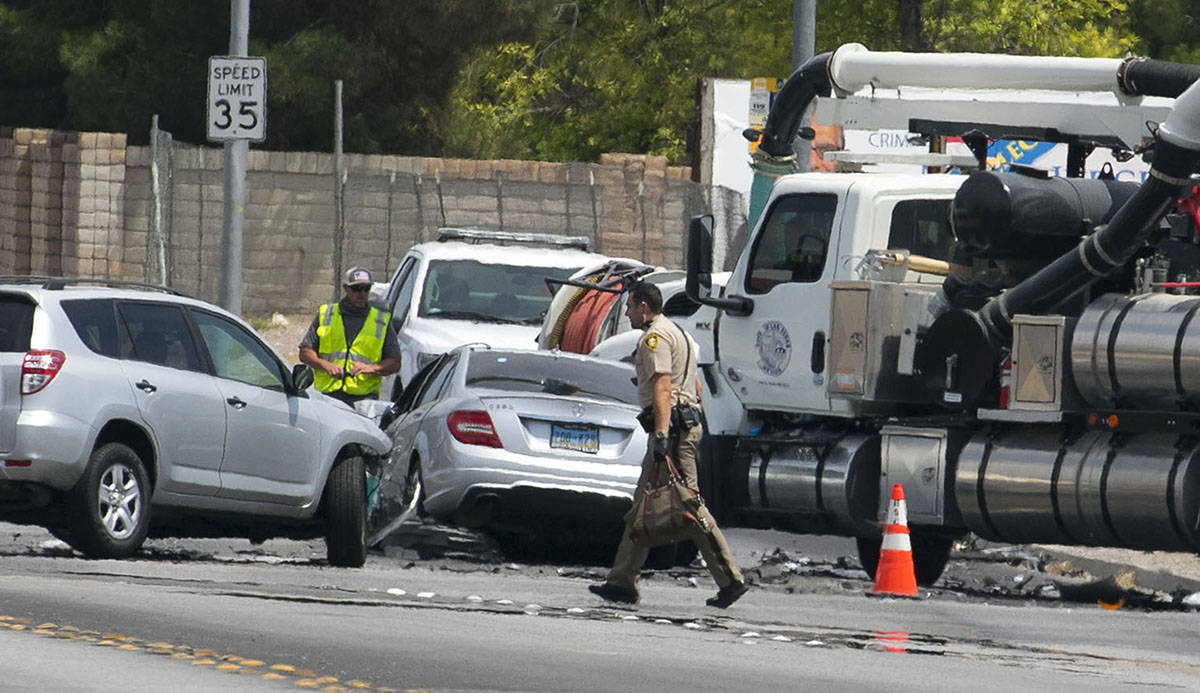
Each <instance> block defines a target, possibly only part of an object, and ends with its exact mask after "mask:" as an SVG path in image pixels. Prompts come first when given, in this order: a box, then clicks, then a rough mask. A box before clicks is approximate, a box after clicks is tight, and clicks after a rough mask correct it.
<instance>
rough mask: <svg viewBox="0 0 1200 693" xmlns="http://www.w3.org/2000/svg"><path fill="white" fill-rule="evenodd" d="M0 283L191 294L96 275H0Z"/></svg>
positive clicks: (50, 287)
mask: <svg viewBox="0 0 1200 693" xmlns="http://www.w3.org/2000/svg"><path fill="white" fill-rule="evenodd" d="M0 284H40V285H41V287H42V288H43V289H48V290H50V291H59V290H61V289H62V288H63V287H65V286H67V285H68V284H72V285H74V284H94V285H96V286H110V287H113V288H129V289H148V290H150V291H161V292H162V293H166V294H171V295H173V296H182V297H184V298H191V296H188V295H187V294H185V293H183V292H181V291H176V290H175V289H172V288H170V287H167V286H162V285H159V284H149V283H146V282H135V281H130V280H126V279H102V278H96V277H52V276H49V275H38V274H25V275H0Z"/></svg>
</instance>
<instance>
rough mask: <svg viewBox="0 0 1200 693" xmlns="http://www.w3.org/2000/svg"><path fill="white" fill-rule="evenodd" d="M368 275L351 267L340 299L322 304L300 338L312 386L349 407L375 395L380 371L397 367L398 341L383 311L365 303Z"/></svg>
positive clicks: (376, 395)
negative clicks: (311, 377) (310, 372)
mask: <svg viewBox="0 0 1200 693" xmlns="http://www.w3.org/2000/svg"><path fill="white" fill-rule="evenodd" d="M370 291H371V273H370V272H368V271H367V270H365V269H363V268H362V267H351V268H350V269H349V270H347V271H346V276H345V278H344V279H343V282H342V299H341V300H340V301H338V302H337V303H326V304H324V305H322V306H321V307H320V309H318V311H317V317H316V318H315V319H314V320H313V322H312V324H311V325H310V326H309V328H308V332H307V333H306V334H305V335H304V338H303V339H302V340H300V362H301V363H305V364H308V365H309V366H310V367H311V368H312V369H313V385H314V386H316V388H317V389H318V390H320V391H321V392H324V393H325V394H327V395H329V396H331V397H336V398H338V399H340V400H342V401H343V402H345V403H347V404H349V405H351V406H353V405H354V403H355V402H357V401H358V400H361V399H368V398H372V399H374V398H378V397H379V383H380V380H381V379H382V378H383V376H385V375H390V374H392V373H395V372H396V371H398V370H400V343H399V342H398V341H397V340H396V331H395V329H393V328H392V316H391V313H388V312H387V311H383V310H379V309H377V308H373V307H371V306H369V305H367V297H368V296H369V293H370Z"/></svg>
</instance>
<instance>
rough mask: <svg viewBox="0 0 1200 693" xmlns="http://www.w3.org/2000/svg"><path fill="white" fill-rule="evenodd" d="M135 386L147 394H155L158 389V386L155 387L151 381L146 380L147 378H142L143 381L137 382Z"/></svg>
mask: <svg viewBox="0 0 1200 693" xmlns="http://www.w3.org/2000/svg"><path fill="white" fill-rule="evenodd" d="M133 386H134V387H136V388H137V389H139V390H141V391H142V392H145V393H146V394H149V393H151V392H154V391H155V390H157V389H158V386H157V385H154V384H153V383H151V382H150V381H149V380H146V379H145V378H142V379H141V380H139V381H137V382H136V383H134V384H133Z"/></svg>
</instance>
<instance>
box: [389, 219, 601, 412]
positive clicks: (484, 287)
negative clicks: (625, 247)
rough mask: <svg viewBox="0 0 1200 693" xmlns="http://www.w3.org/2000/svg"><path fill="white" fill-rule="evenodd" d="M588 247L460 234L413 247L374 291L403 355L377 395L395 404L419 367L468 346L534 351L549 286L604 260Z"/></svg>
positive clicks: (548, 238)
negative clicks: (389, 315) (389, 317)
mask: <svg viewBox="0 0 1200 693" xmlns="http://www.w3.org/2000/svg"><path fill="white" fill-rule="evenodd" d="M586 248H587V239H586V238H582V237H569V236H553V235H548V234H529V233H510V232H502V231H490V230H484V229H459V228H443V229H439V230H438V240H436V241H432V242H429V243H420V244H418V245H415V246H413V247H412V248H411V249H410V250H409V251H408V253H407V254H406V255H405V256H404V258H403V259H401V261H400V264H399V266H398V267H397V268H396V270H395V271H394V272H393V273H392V276H391V280H390V281H388V282H387V283H376V284H375V286H374V287H372V289H371V304H372V305H374V306H375V307H377V308H380V309H383V310H387V311H390V312H391V313H392V324H393V325H395V327H396V332H397V336H398V337H399V342H400V349H401V352H402V353H401V365H400V372H399V374H398V376H393V377H389V378H386V379H385V380H384V382H383V385H382V387H381V389H380V393H381V394H382V395H383V396H384V397H386V398H389V399H390V398H392V397H393V396H394V395H395V394H396V393H397V392H398V391H399V389H398V386H399V385H401V384H403V383H407V382H408V381H409V380H410V379H412V377H413V375H414V374H416V372H417V371H418V370H420V369H421V367H422V366H424V365H425V364H427V363H429V362H430V361H432V360H433V359H435V358H437V357H438V356H440V355H441V354H443V353H445V352H446V351H449V350H450V349H453V348H454V347H457V346H461V345H463V344H470V343H486V344H487V345H489V346H492V347H497V348H505V349H536V348H537V337H538V332H539V331H540V330H541V326H542V316H543V314H544V313H545V312H546V309H547V308H548V307H549V306H550V299H551V297H552V294H551V291H552V290H551V288H550V286H549V285H547V283H546V279H547V278H551V279H565V278H567V277H569V276H571V274H573V273H574V272H576V271H577V270H579V269H580V268H582V267H584V266H586V265H594V264H596V263H597V262H599V261H602V260H603V259H604V258H603V256H601V255H597V254H596V253H591V252H587V251H586Z"/></svg>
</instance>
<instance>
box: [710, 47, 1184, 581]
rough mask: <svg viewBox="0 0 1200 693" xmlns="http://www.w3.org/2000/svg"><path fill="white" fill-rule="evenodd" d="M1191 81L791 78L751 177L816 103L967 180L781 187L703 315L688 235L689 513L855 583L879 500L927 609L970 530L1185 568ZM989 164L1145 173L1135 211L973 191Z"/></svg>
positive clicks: (1054, 197) (1035, 176) (1085, 193)
mask: <svg viewBox="0 0 1200 693" xmlns="http://www.w3.org/2000/svg"><path fill="white" fill-rule="evenodd" d="M1198 75H1200V67H1194V66H1186V65H1177V64H1172V63H1161V62H1158V61H1152V60H1127V61H1122V60H1115V59H1114V60H1108V59H1096V58H1061V57H1029V56H993V55H975V54H960V55H946V54H904V53H873V52H871V51H868V50H866V49H865V48H863V47H862V46H859V45H857V44H851V45H847V46H843V47H841V48H839V49H838V50H837V51H834V52H833V53H827V54H824V55H821V56H818V57H816V58H814V59H813V60H812V61H810V62H809V63H808V64H806V65H805V66H803V67H802V68H801V69H800V70H798V71H797V72H796V73H795V74H793V75H792V76H791V77H790V78H789V80H788V81H787V83H786V84H785V86H784V87H783V89H782V91H781V92H780V94H779V96H778V97H777V98H776V101H775V104H774V107H773V109H772V111H771V113H770V115H769V117H768V121H767V125H766V128H765V130H764V131H763V132H762V133H761V135H762V140H761V143H760V145H759V152H760V154H759V155H758V156H759V161H758V162H757V164H758V168H759V169H760V170H765V171H775V172H782V171H785V170H786V169H787V168H788V167H789V160H788V158H787V157H788V156H790V154H791V148H792V140H793V139H794V137H795V135H796V133H797V132H801V133H802V134H803V132H802V130H801V127H800V123H801V122H802V121H801V115H802V114H803V113H804V112H805V110H806V108H807V107H808V106H809V105H810V102H811V101H813V100H814V99H816V101H817V104H816V109H817V110H816V113H817V120H818V122H824V123H833V124H839V125H844V126H847V127H854V128H859V129H869V128H900V129H905V128H906V129H908V130H909V131H910V132H912V133H916V134H918V135H920V136H926V137H929V138H930V139H931V141H933V142H935V143H936V142H939V141H942V138H946V137H955V138H962V141H963V142H964V143H965V144H966V145H967V147H968V148H969V150H970V151H971V152H972V153H973V154H974V156H970V157H967V161H966V162H963V161H962V157H961V156H959V157H953V156H950V155H947V154H944V153H940V152H937V151H934V152H933V153H932V154H931V155H930V157H929V160H928V161H927V163H928V164H929V165H930V166H931V167H937V166H942V167H959V170H960V172H959V174H958V175H951V174H938V173H927V174H912V175H905V174H872V173H863V172H856V173H800V174H788V175H782V176H781V177H778V179H777V180H774V181H773V187H772V188H771V190H770V194H769V196H768V197H766V198H765V204H764V205H763V212H762V214H761V216H760V217H759V218H758V219H757V222H756V223H755V225H754V228H753V231H752V233H751V235H750V238H749V240H748V242H747V244H746V246H745V250H744V251H743V252H742V253H741V255H740V256H739V257H738V259H737V262H736V264H735V266H734V268H733V270H732V273H731V274H730V276H729V278H728V280H727V281H726V282H725V284H724V288H723V290H721V291H715V290H710V289H709V276H710V272H711V267H710V265H711V255H712V253H711V218H705V217H698V218H697V219H695V220H693V222H692V225H691V228H690V229H689V238H688V243H689V247H688V295H689V296H690V297H691V298H692V299H694V300H696V301H698V302H700V303H702V304H704V305H705V306H709V307H712V308H716V309H717V316H716V318H715V320H714V321H713V324H712V325H711V328H712V329H711V331H709V332H707V333H703V334H696V335H695V336H696V338H697V339H698V340H700V341H706V342H708V343H706V344H702V345H701V352H702V353H704V354H705V358H704V359H702V361H703V363H702V373H703V377H704V380H705V389H706V390H707V396H706V401H705V409H706V413H707V417H708V430H709V434H710V435H709V436H708V438H707V443H706V445H705V447H704V452H703V454H702V459H701V470H700V476H701V490H702V492H703V494H704V496H705V498H706V499H707V501H708V503H709V506H710V507H711V508H712V509H713V510H714V511H715V512H716V513H717V514H718V516H719V518H720V519H721V521H722V522H724V523H729V524H735V525H737V524H740V525H747V526H775V527H781V528H786V529H791V530H794V531H799V532H809V533H834V534H842V535H845V536H854V537H857V538H858V540H859V542H858V544H859V554H860V558H861V560H862V563H863V566H864V567H865V568H866V569H867V571H868V572H873V571H874V568H875V565H876V563H877V561H878V551H879V533H880V520H882V519H883V517H882V515H883V514H884V513H885V512H886V505H887V503H886V500H887V498H888V494H889V491H890V489H891V486H892V484H896V483H899V484H902V486H903V489H904V494H905V497H906V499H907V506H908V521H909V525H910V531H911V536H912V540H913V555H914V562H915V565H916V571H917V578H918V581H919V582H920V583H922V584H930V583H932V582H933V581H935V580H936V579H937V578H938V577H939V575H940V574H941V572H942V570H943V568H944V566H945V563H946V560H947V557H948V556H949V552H950V548H951V545H952V543H953V541H954V540H955V539H956V538H958V537H961V536H963V535H965V534H966V533H967V532H974V533H976V534H977V535H980V536H983V537H985V538H989V539H994V540H999V541H1005V542H1017V543H1019V542H1033V541H1037V542H1051V543H1059V544H1079V545H1096V546H1124V547H1132V548H1139V549H1166V550H1176V551H1191V552H1195V551H1200V320H1193V318H1194V317H1195V316H1196V314H1197V313H1198V312H1200V290H1197V288H1194V286H1193V280H1194V279H1200V245H1198V242H1197V224H1196V221H1195V220H1194V218H1193V216H1191V215H1189V214H1187V213H1186V212H1187V211H1189V210H1194V209H1195V206H1194V205H1192V204H1191V202H1190V201H1189V200H1187V199H1186V198H1188V197H1189V196H1190V195H1191V193H1192V187H1193V185H1194V184H1195V183H1196V182H1198V181H1195V180H1193V178H1192V176H1193V174H1194V173H1195V171H1196V169H1197V162H1198V161H1200V87H1190V85H1191V83H1192V82H1193V81H1194V80H1195V79H1196V77H1197V76H1198ZM816 97H821V98H816ZM758 134H759V133H754V136H758ZM989 140H1022V141H1032V140H1037V141H1049V142H1062V143H1066V144H1067V145H1068V147H1069V152H1070V154H1069V157H1068V159H1069V160H1068V168H1069V169H1070V170H1071V171H1072V172H1073V173H1074V174H1075V175H1077V176H1078V175H1080V173H1081V172H1082V171H1084V170H1085V169H1084V166H1083V163H1084V160H1085V159H1086V157H1087V154H1088V153H1089V152H1091V151H1092V149H1095V148H1104V149H1109V150H1112V151H1113V152H1114V156H1117V157H1122V156H1129V155H1135V154H1141V155H1144V156H1146V157H1147V158H1148V159H1149V160H1151V166H1152V168H1151V171H1150V174H1149V176H1148V178H1147V179H1146V182H1145V183H1143V184H1141V185H1140V186H1139V185H1137V184H1136V183H1126V182H1118V181H1116V180H1111V179H1104V178H1103V177H1101V178H1099V179H1083V178H1051V177H1049V176H1048V175H1046V174H1044V173H1042V172H1037V171H1012V172H995V171H987V170H984V152H985V151H986V145H987V143H988V141H989ZM935 149H936V147H935ZM1181 199H1183V202H1180V200H1181ZM1197 218H1200V217H1197Z"/></svg>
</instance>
